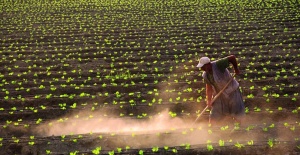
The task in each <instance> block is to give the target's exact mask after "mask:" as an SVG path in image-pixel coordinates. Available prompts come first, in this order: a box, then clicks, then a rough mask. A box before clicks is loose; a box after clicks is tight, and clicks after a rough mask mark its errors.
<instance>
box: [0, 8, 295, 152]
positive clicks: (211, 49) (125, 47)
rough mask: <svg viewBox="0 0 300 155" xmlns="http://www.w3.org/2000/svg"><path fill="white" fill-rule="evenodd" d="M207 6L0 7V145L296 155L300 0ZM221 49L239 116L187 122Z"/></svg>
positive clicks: (11, 148)
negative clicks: (206, 65)
mask: <svg viewBox="0 0 300 155" xmlns="http://www.w3.org/2000/svg"><path fill="white" fill-rule="evenodd" d="M125 6H126V5H125ZM208 6H210V7H208ZM208 6H198V5H186V4H185V5H183V4H181V5H177V4H161V5H154V7H147V8H146V9H144V10H139V9H140V8H138V7H133V8H130V7H124V8H122V7H121V8H119V7H115V8H110V7H105V6H93V5H87V6H84V5H83V6H80V7H67V6H62V7H67V9H62V10H61V9H59V8H56V9H54V10H51V9H50V10H49V12H47V11H46V12H34V11H37V10H35V9H34V11H32V12H30V11H28V12H26V9H28V8H23V9H25V10H23V11H12V10H6V11H5V10H4V11H2V12H1V16H2V17H3V18H4V19H6V20H5V21H3V22H2V23H1V31H2V32H1V36H0V54H1V61H0V64H1V66H2V67H1V68H0V73H1V74H0V75H1V77H0V78H1V81H2V83H1V86H0V88H1V90H2V91H1V92H0V97H1V98H0V128H1V129H0V154H1V155H2V154H3V155H7V154H22V155H31V154H34V155H37V154H70V153H75V152H76V153H78V154H97V151H96V150H97V148H100V147H101V151H100V152H99V153H101V154H112V153H114V154H166V155H167V154H251V155H252V154H300V142H299V138H300V137H299V135H300V133H299V132H300V123H299V117H300V115H299V111H300V109H299V107H300V102H299V100H300V97H299V96H298V93H299V92H300V89H299V86H298V84H299V82H300V81H299V80H300V78H299V67H298V66H299V64H300V57H299V49H300V48H299V47H300V46H299V45H300V44H299V42H300V40H299V38H300V36H299V35H300V33H299V27H300V25H299V23H300V21H299V10H298V9H297V5H292V4H285V5H273V4H272V5H271V6H266V5H265V4H257V6H255V7H254V6H253V4H251V5H250V6H248V7H245V8H243V7H239V6H235V7H231V6H227V5H225V6H224V7H220V6H218V7H217V6H216V4H209V5H208ZM214 6H215V7H214ZM160 7H161V8H160ZM16 8H17V7H16ZM21 8H22V7H21ZM229 54H234V55H236V56H237V57H238V61H239V67H240V70H241V74H240V75H238V76H237V77H236V79H237V80H238V81H239V82H240V89H241V90H242V94H243V97H244V100H245V106H246V107H247V114H246V117H245V120H244V123H243V124H242V125H240V126H235V125H234V123H233V121H232V120H230V119H227V120H224V122H223V124H218V125H216V126H209V125H208V124H207V120H208V115H209V112H208V111H207V112H205V114H204V115H203V116H202V117H201V118H199V120H198V121H197V122H196V123H195V124H194V120H195V119H196V118H197V114H199V113H200V112H201V110H202V109H204V107H205V101H204V99H203V98H204V96H205V90H204V83H203V81H202V77H201V74H202V73H201V72H200V71H199V69H198V68H196V67H195V65H196V64H197V63H198V62H197V59H198V58H199V57H201V56H204V55H207V56H209V57H211V58H215V59H218V58H221V57H224V56H227V55H229ZM267 94H268V95H267ZM199 96H200V97H202V98H199ZM178 97H179V98H178ZM197 98H198V100H197ZM174 115H175V116H174ZM93 151H95V152H93Z"/></svg>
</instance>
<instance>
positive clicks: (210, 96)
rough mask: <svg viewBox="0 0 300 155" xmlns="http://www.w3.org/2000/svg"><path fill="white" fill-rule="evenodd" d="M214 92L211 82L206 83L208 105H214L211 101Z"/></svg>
mask: <svg viewBox="0 0 300 155" xmlns="http://www.w3.org/2000/svg"><path fill="white" fill-rule="evenodd" d="M212 92H213V89H212V86H211V85H209V84H206V104H207V106H208V107H211V106H212V103H211V99H212V94H213V93H212Z"/></svg>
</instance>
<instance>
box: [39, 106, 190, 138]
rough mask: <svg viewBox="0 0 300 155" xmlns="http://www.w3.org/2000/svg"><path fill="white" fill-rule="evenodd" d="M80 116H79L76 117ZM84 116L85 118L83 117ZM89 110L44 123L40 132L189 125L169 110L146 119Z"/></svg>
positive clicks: (143, 129) (145, 130)
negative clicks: (170, 113) (102, 113)
mask: <svg viewBox="0 0 300 155" xmlns="http://www.w3.org/2000/svg"><path fill="white" fill-rule="evenodd" d="M76 116H77V117H79V118H76ZM81 116H84V118H81ZM88 116H90V114H88V112H79V113H77V114H73V115H70V116H69V117H64V118H65V119H66V118H67V121H65V122H62V121H59V119H56V120H52V121H49V122H46V123H44V124H43V125H41V126H39V127H38V130H37V131H38V132H40V133H43V134H44V135H46V136H52V135H54V136H57V135H70V134H85V133H91V132H93V133H97V132H101V133H129V132H136V133H149V132H152V131H159V130H171V129H173V130H174V129H178V128H185V127H188V124H187V123H185V122H184V121H183V120H181V119H180V118H172V117H171V116H170V115H169V111H168V110H165V111H162V112H161V113H158V114H156V115H155V116H153V117H151V118H149V119H147V120H145V119H135V118H126V117H120V116H119V117H117V116H116V117H111V116H110V117H109V118H107V117H105V116H101V115H100V114H95V113H94V114H93V118H89V117H88Z"/></svg>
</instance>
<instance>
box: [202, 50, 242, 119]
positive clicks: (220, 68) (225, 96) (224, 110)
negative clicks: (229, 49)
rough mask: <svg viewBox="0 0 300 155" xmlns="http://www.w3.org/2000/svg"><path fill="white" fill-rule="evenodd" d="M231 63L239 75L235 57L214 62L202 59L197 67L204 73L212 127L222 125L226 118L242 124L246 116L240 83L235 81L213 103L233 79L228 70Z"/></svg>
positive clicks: (205, 58)
mask: <svg viewBox="0 0 300 155" xmlns="http://www.w3.org/2000/svg"><path fill="white" fill-rule="evenodd" d="M230 63H231V64H232V65H233V68H234V71H235V74H236V75H237V74H239V73H240V71H239V69H238V64H237V60H236V57H235V56H234V55H230V56H228V57H225V58H222V59H219V60H216V61H212V62H211V61H210V59H209V58H208V57H202V58H200V60H199V63H198V65H197V67H199V68H201V70H202V71H204V72H203V74H202V77H203V79H204V82H205V83H206V101H207V106H208V107H209V108H211V111H210V115H209V123H210V124H211V125H214V124H216V123H221V121H222V120H223V119H224V118H225V117H226V116H230V118H232V119H233V120H234V121H235V123H238V124H241V121H242V119H243V116H244V115H245V105H244V102H243V98H242V95H241V92H240V89H239V83H238V82H237V81H236V80H235V79H233V80H232V81H231V82H230V84H229V85H228V86H227V88H225V90H224V91H223V93H222V94H221V95H220V96H219V97H217V98H216V100H215V101H214V103H212V97H213V96H215V95H216V94H218V92H219V91H220V90H222V89H223V88H224V86H225V85H226V84H227V83H228V82H229V81H230V79H231V78H233V77H232V75H231V74H230V72H229V70H228V69H227V68H228V67H229V65H230Z"/></svg>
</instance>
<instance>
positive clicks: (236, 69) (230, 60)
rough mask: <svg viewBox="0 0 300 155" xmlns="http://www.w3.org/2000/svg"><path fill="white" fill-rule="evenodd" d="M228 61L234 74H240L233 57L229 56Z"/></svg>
mask: <svg viewBox="0 0 300 155" xmlns="http://www.w3.org/2000/svg"><path fill="white" fill-rule="evenodd" d="M227 58H228V61H229V62H230V63H231V64H232V65H233V68H234V72H235V74H237V75H238V74H240V70H239V68H238V63H237V60H236V58H235V56H234V55H230V56H228V57H227Z"/></svg>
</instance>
